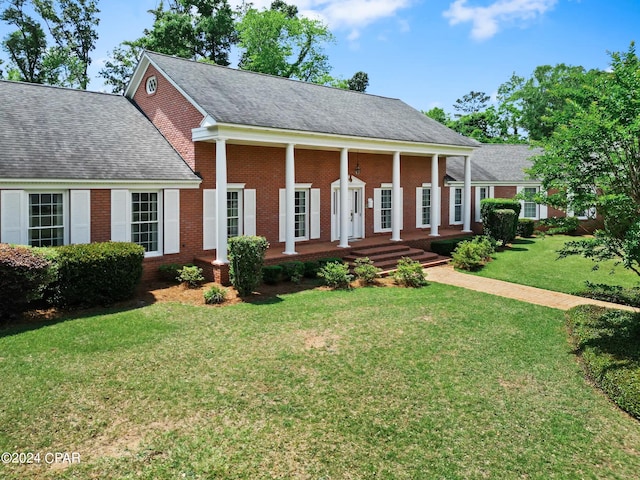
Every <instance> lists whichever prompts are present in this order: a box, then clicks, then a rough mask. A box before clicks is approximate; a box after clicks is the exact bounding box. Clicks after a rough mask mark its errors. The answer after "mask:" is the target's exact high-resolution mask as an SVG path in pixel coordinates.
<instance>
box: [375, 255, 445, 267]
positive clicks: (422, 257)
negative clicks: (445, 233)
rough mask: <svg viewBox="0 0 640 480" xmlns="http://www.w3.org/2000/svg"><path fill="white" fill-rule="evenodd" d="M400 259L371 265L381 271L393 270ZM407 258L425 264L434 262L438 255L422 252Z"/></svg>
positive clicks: (390, 259)
mask: <svg viewBox="0 0 640 480" xmlns="http://www.w3.org/2000/svg"><path fill="white" fill-rule="evenodd" d="M401 258H402V257H396V258H389V259H386V260H381V261H378V262H373V264H374V265H375V266H376V267H378V268H381V269H382V270H395V267H396V266H397V265H398V260H400V259H401ZM409 258H410V259H411V260H414V261H416V262H420V263H427V262H430V261H433V260H436V259H437V258H438V255H437V254H436V253H432V252H422V253H421V254H414V255H411V256H410V257H409Z"/></svg>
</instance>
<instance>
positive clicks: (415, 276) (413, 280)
mask: <svg viewBox="0 0 640 480" xmlns="http://www.w3.org/2000/svg"><path fill="white" fill-rule="evenodd" d="M393 279H394V280H395V282H396V283H397V284H398V285H401V286H403V287H414V288H418V287H423V286H425V285H426V284H427V277H426V273H425V271H424V268H423V267H422V265H421V264H420V262H417V261H415V260H411V259H410V258H407V257H402V258H401V259H400V260H398V266H397V268H396V271H395V272H393Z"/></svg>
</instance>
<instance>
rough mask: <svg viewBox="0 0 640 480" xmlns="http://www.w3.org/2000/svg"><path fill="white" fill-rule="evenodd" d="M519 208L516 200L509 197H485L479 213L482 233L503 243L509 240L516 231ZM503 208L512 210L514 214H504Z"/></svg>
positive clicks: (513, 236) (514, 236)
mask: <svg viewBox="0 0 640 480" xmlns="http://www.w3.org/2000/svg"><path fill="white" fill-rule="evenodd" d="M521 208H522V207H521V205H520V202H519V201H518V200H514V199H510V198H485V199H484V200H482V201H481V202H480V214H481V216H482V228H483V230H484V235H487V236H489V237H491V238H493V239H494V240H497V241H499V242H502V243H503V244H507V243H509V242H511V241H512V240H513V239H514V238H516V235H517V233H518V217H519V216H520V209H521ZM505 210H513V212H514V213H515V215H510V214H506V212H505ZM497 212H500V213H497ZM509 219H510V221H509Z"/></svg>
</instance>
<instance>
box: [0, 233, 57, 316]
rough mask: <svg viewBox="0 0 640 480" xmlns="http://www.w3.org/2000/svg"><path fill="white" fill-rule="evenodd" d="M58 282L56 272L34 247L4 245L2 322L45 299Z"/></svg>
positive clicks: (0, 249) (0, 264) (0, 276)
mask: <svg viewBox="0 0 640 480" xmlns="http://www.w3.org/2000/svg"><path fill="white" fill-rule="evenodd" d="M53 280H54V269H53V268H52V264H51V262H50V261H49V260H47V259H46V258H45V257H44V255H43V254H42V253H40V252H38V251H36V250H34V249H33V248H30V247H24V246H11V245H8V244H6V243H0V323H3V322H7V321H10V320H13V319H14V318H16V317H17V316H18V315H19V314H20V313H22V312H23V311H24V310H26V309H27V308H28V306H29V303H30V302H32V301H34V300H38V299H40V298H42V295H43V293H44V291H45V288H46V287H47V285H49V284H50V283H51V282H52V281H53Z"/></svg>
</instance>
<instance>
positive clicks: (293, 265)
mask: <svg viewBox="0 0 640 480" xmlns="http://www.w3.org/2000/svg"><path fill="white" fill-rule="evenodd" d="M280 265H281V266H282V273H283V277H284V279H285V280H291V281H292V282H293V283H300V281H301V280H302V277H304V263H302V262H285V263H281V264H280Z"/></svg>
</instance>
